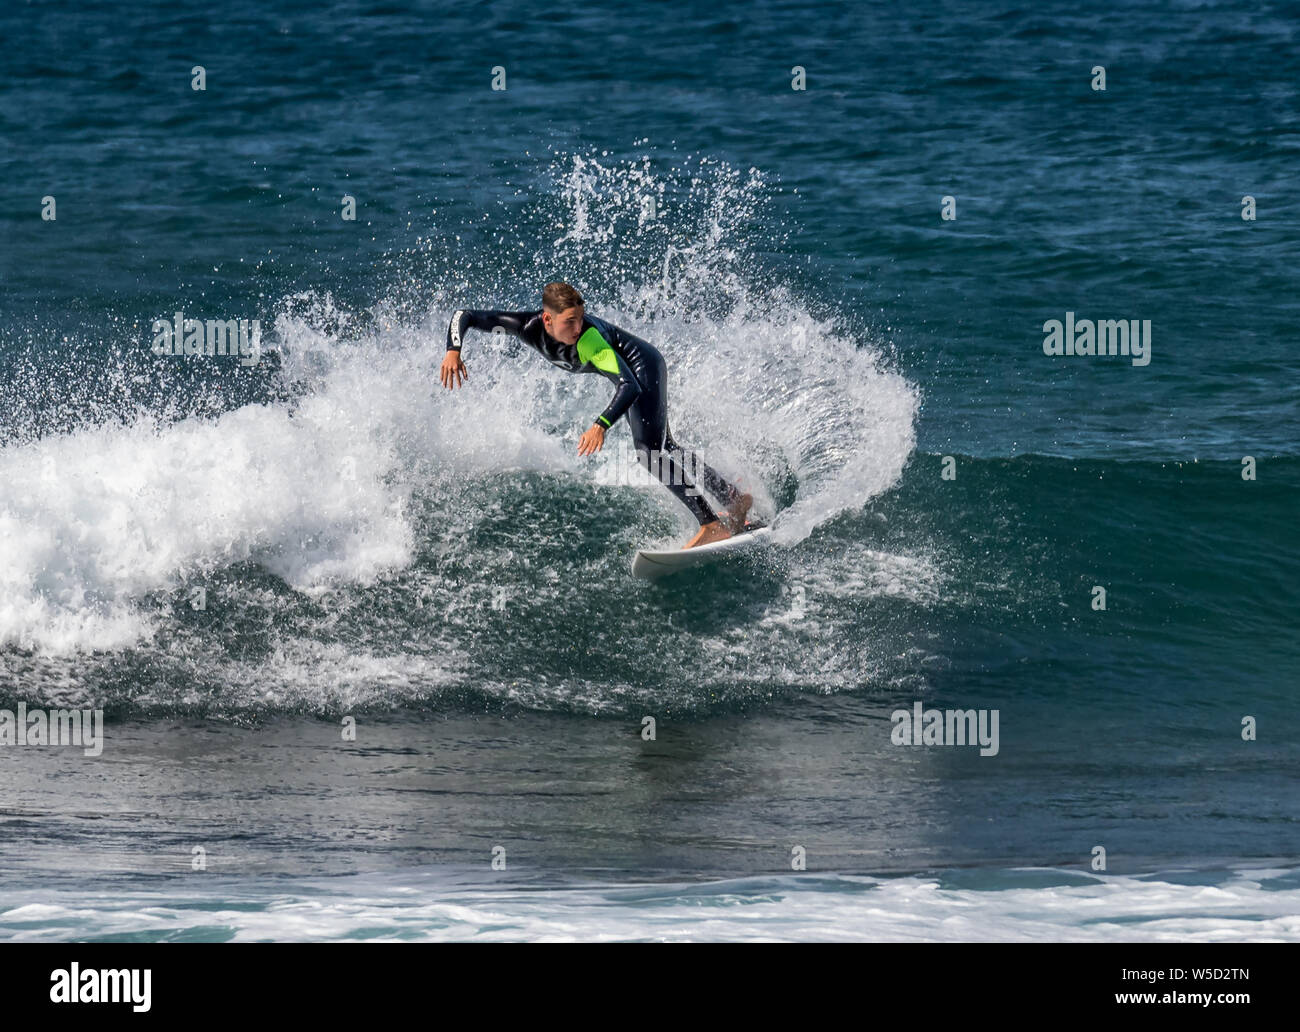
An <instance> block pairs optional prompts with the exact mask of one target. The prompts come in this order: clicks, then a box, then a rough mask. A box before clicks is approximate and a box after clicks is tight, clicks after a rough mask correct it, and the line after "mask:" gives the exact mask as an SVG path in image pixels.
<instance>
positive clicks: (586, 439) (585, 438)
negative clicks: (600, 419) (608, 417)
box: [578, 423, 605, 455]
mask: <svg viewBox="0 0 1300 1032" xmlns="http://www.w3.org/2000/svg"><path fill="white" fill-rule="evenodd" d="M603 447H605V428H604V427H603V426H601V425H600V424H599V423H595V424H593V425H592V428H591V429H590V430H588V431H587V432H586V433H585V434H583V435H582V437H581V438H579V439H578V454H579V455H591V454H593V453H594V452H598V451H600V449H601V448H603Z"/></svg>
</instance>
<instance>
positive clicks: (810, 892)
mask: <svg viewBox="0 0 1300 1032" xmlns="http://www.w3.org/2000/svg"><path fill="white" fill-rule="evenodd" d="M1016 873H1017V872H992V873H991V876H990V883H991V887H989V888H982V889H973V888H945V887H942V885H941V882H940V881H938V880H936V879H935V878H931V877H924V876H908V877H899V878H872V877H866V876H853V875H817V874H807V875H802V876H796V875H787V876H778V877H761V878H742V879H735V880H729V881H721V882H702V883H672V884H664V883H627V884H605V885H583V886H579V887H573V888H555V887H547V886H545V885H538V884H528V885H527V886H523V887H520V886H518V885H512V884H511V883H509V882H508V881H507V882H501V883H497V884H492V883H491V882H492V880H493V879H492V878H487V877H485V878H484V879H483V880H484V881H486V882H489V884H481V883H480V884H477V885H474V884H470V879H469V878H468V877H467V876H465V875H461V876H460V877H457V878H455V879H451V878H449V877H448V876H447V875H446V874H445V873H443V872H437V871H434V872H428V871H417V872H410V873H390V874H372V875H363V876H355V877H353V876H347V877H339V878H334V879H300V880H296V881H294V882H292V883H290V884H289V885H288V886H285V885H284V884H283V883H281V882H277V883H276V884H275V885H274V886H270V885H259V884H258V883H257V882H255V881H253V880H251V879H249V880H244V881H236V880H232V879H229V878H218V877H215V876H209V881H208V884H207V886H206V887H205V888H204V889H203V890H202V891H198V890H182V889H181V887H180V885H179V884H177V885H173V886H165V887H159V888H157V889H153V890H150V891H147V892H144V891H140V890H135V891H131V890H128V889H125V888H124V887H122V886H116V887H114V889H113V891H112V892H111V893H107V892H104V893H99V892H95V891H93V890H91V891H86V890H85V889H79V890H78V898H79V902H78V903H77V904H75V905H69V904H63V903H50V902H49V899H50V898H51V897H53V896H54V894H53V893H52V892H50V890H48V889H42V890H40V891H32V890H27V891H14V890H12V889H10V890H7V891H5V892H4V893H3V894H2V895H0V940H3V941H32V940H39V941H69V940H76V939H85V938H90V937H94V938H97V939H109V940H111V939H113V938H115V937H121V936H127V935H130V936H132V937H133V938H139V937H141V936H157V937H159V938H162V937H164V936H169V937H175V936H176V935H177V934H179V933H185V932H190V931H191V930H193V929H202V930H204V933H205V934H207V935H209V936H211V937H213V938H223V939H229V940H233V941H267V940H346V939H372V940H426V941H464V940H474V941H476V942H477V941H485V942H486V941H530V942H573V941H578V942H613V941H638V940H639V941H669V942H689V941H718V940H721V941H752V942H846V941H862V940H869V941H887V942H1216V943H1221V942H1260V941H1272V942H1279V941H1287V942H1296V941H1300V889H1297V888H1295V887H1292V886H1293V884H1294V872H1282V871H1268V870H1249V869H1243V870H1239V871H1236V872H1223V873H1222V875H1221V878H1220V880H1219V882H1218V884H1213V885H1207V884H1199V883H1198V884H1190V885H1189V884H1181V883H1179V881H1178V880H1177V879H1176V878H1165V879H1162V878H1161V877H1159V876H1150V877H1144V878H1136V877H1127V876H1118V875H1115V876H1099V877H1088V876H1069V875H1063V874H1062V872H1059V871H1045V870H1039V871H1037V872H1034V871H1025V872H1019V873H1020V874H1026V873H1028V874H1033V873H1038V874H1042V875H1048V876H1051V877H1052V878H1053V880H1057V879H1059V880H1060V881H1063V882H1066V883H1067V884H1054V885H1051V886H1044V887H1007V888H998V887H996V884H997V882H998V881H999V880H1001V879H1005V878H1007V877H1008V876H1011V880H1012V881H1014V880H1015V878H1014V875H1015V874H1016ZM1286 873H1290V874H1291V878H1290V882H1289V884H1286V885H1282V886H1278V885H1270V884H1269V882H1270V881H1271V880H1273V879H1276V878H1278V877H1282V876H1284V875H1285V874H1286ZM494 877H495V876H494ZM214 928H219V929H221V931H220V932H213V931H212V930H213V929H214Z"/></svg>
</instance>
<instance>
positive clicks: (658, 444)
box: [447, 310, 741, 525]
mask: <svg viewBox="0 0 1300 1032" xmlns="http://www.w3.org/2000/svg"><path fill="white" fill-rule="evenodd" d="M467 329H475V330H484V331H487V332H497V333H501V332H504V333H509V334H511V335H512V336H515V337H518V338H519V339H520V340H522V341H524V343H526V344H528V345H530V346H531V347H533V348H536V349H537V350H538V351H540V352H541V353H542V356H543V357H544V358H545V359H546V360H547V361H548V362H550V363H551V364H552V365H555V366H559V367H560V368H561V369H563V370H565V371H566V372H570V373H600V374H601V375H602V376H604V377H606V378H607V379H609V380H611V381H613V383H614V385H615V386H614V397H613V398H612V399H610V403H609V404H608V405H607V406H606V407H605V411H604V412H602V413H601V414H600V415H598V416H597V417H596V422H597V423H599V424H600V425H601V426H603V427H606V428H608V427H611V426H613V425H614V423H615V422H617V420H618V419H619V417H620V416H623V415H624V414H626V415H627V423H628V427H629V428H630V429H631V431H632V443H633V445H634V446H635V448H636V452H637V459H638V460H639V461H640V463H641V465H642V466H644V467H645V468H646V469H647V470H648V471H649V472H650V474H651V476H654V477H655V478H656V479H658V480H659V482H660V483H661V484H663V485H664V486H665V487H667V488H668V490H670V491H671V492H672V493H673V494H674V495H675V496H676V497H677V499H678V500H679V501H681V503H682V504H683V505H685V506H686V507H687V508H688V509H690V510H691V513H692V515H694V516H695V518H696V519H697V520H698V521H699V522H700V524H701V525H703V524H705V523H710V522H712V521H713V520H716V519H717V518H718V515H717V513H715V512H714V511H713V509H712V508H710V507H709V503H708V502H706V501H705V500H704V498H703V497H701V496H700V494H699V492H698V491H697V490H696V489H695V484H694V483H693V481H692V480H691V478H690V476H689V475H688V474H687V470H694V471H695V472H696V473H698V475H699V478H700V481H701V482H702V483H703V485H704V486H705V487H706V488H707V489H708V490H709V492H710V493H712V494H714V495H716V496H717V497H718V498H719V499H720V500H721V501H722V503H723V505H724V506H727V507H730V506H731V505H732V504H733V503H734V502H735V501H736V499H737V498H739V497H740V494H741V492H740V491H739V490H738V489H737V488H736V487H734V486H733V485H732V484H729V483H728V482H727V481H726V480H724V479H723V478H722V477H721V476H719V475H718V472H717V471H716V470H715V469H713V468H712V467H711V466H708V465H706V464H705V463H703V462H700V461H699V460H698V459H696V458H694V457H693V456H689V455H688V454H687V453H686V452H685V451H683V449H682V448H681V446H680V445H678V444H677V442H676V441H674V440H673V435H672V433H671V432H670V431H669V429H668V366H667V364H666V363H665V362H664V357H663V355H661V354H659V352H658V351H657V350H656V349H655V348H654V347H652V346H651V345H649V344H647V343H646V342H645V341H643V340H642V339H641V338H640V337H635V336H633V335H632V334H630V333H628V332H627V331H626V330H621V329H619V328H618V327H617V326H614V325H613V324H612V323H607V322H605V321H604V320H603V319H597V318H594V317H593V316H590V315H588V316H584V318H583V320H582V335H581V336H579V337H578V343H577V344H564V343H562V342H560V341H558V340H556V339H555V338H554V337H552V336H551V335H550V334H549V333H547V332H546V327H545V326H544V325H543V323H542V313H541V312H488V311H473V310H464V311H459V312H455V313H454V314H453V315H452V317H451V323H450V325H448V327H447V350H448V351H459V350H460V348H461V344H462V342H463V340H464V335H465V331H466V330H467ZM656 459H657V460H658V463H656ZM657 464H658V465H659V468H655V467H656V465H657Z"/></svg>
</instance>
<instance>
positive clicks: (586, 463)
mask: <svg viewBox="0 0 1300 1032" xmlns="http://www.w3.org/2000/svg"><path fill="white" fill-rule="evenodd" d="M0 30H2V35H3V38H4V39H5V40H6V41H7V42H8V43H9V45H8V46H7V47H5V48H3V52H0V130H2V131H0V226H2V227H3V244H2V245H0V589H2V590H0V828H3V834H0V870H3V871H4V878H3V880H2V881H0V940H21V941H31V940H41V941H50V940H53V941H62V940H74V941H114V942H116V941H153V940H170V941H231V940H302V939H313V940H316V939H320V940H347V939H366V940H370V939H401V940H407V939H452V940H467V939H469V940H493V939H526V940H534V941H536V940H575V939H576V940H583V941H610V940H635V941H663V940H670V941H682V940H729V941H730V940H762V941H774V940H799V941H804V940H829V941H850V940H889V941H902V940H965V941H970V940H981V941H983V940H998V941H1058V940H1059V941H1085V940H1086V941H1138V940H1150V941H1161V942H1175V941H1180V942H1181V941H1197V942H1200V941H1206V942H1227V941H1233V942H1236V941H1277V940H1291V941H1295V940H1300V640H1298V639H1300V595H1298V593H1297V590H1296V584H1297V582H1298V581H1300V547H1298V545H1300V533H1298V532H1297V523H1298V521H1297V515H1298V514H1300V504H1298V501H1300V450H1298V448H1297V441H1300V404H1298V403H1297V386H1298V385H1300V359H1298V358H1297V346H1298V345H1300V334H1298V333H1297V330H1296V326H1297V319H1298V318H1300V291H1297V289H1296V288H1297V279H1296V268H1297V257H1298V256H1300V198H1297V195H1296V191H1295V185H1296V181H1297V180H1296V170H1297V168H1298V167H1300V165H1298V162H1300V48H1298V44H1300V19H1297V17H1296V13H1295V10H1294V8H1293V7H1290V6H1288V5H1284V4H1270V3H1265V4H1249V5H1248V4H1239V3H1237V4H1230V3H1218V2H1191V3H1166V4H1161V5H1148V4H1138V3H1128V2H1120V3H1116V4H1109V5H1105V7H1104V8H1100V7H1098V8H1091V9H1084V8H1080V7H1079V5H1077V4H1066V3H1062V2H1058V0H1050V2H1046V3H1037V4H1033V5H1028V6H1017V5H1005V4H1003V5H999V4H991V3H977V2H969V0H962V2H957V0H941V2H939V3H938V4H936V5H934V6H933V7H932V8H930V9H927V10H925V11H920V10H913V9H910V8H907V7H898V6H895V5H884V4H879V5H876V4H870V5H864V4H853V3H829V4H816V5H810V4H805V3H801V2H793V0H791V2H766V0H762V2H754V3H746V4H743V5H735V6H727V5H717V4H702V3H696V2H694V0H687V2H683V3H679V4H673V5H671V6H668V7H660V6H656V5H640V4H627V3H611V4H604V5H599V6H598V7H592V8H582V9H575V10H555V9H546V10H540V9H538V8H537V7H536V6H535V5H525V4H523V3H520V2H518V0H505V2H501V3H493V4H491V5H466V4H460V5H452V4H443V3H420V4H401V3H390V2H364V3H362V2H349V3H342V4H335V5H330V6H328V7H326V8H322V7H320V6H319V5H314V4H306V3H300V2H286V0H277V2H275V3H272V4H262V3H253V2H250V0H228V2H225V3H222V4H220V5H210V4H199V3H194V2H192V0H181V2H178V3H174V4H170V5H167V6H165V7H164V6H161V5H159V6H150V5H140V6H135V7H125V8H120V7H116V6H109V7H104V8H86V7H83V6H82V5H79V4H73V3H66V2H62V0H53V2H42V3H39V4H37V3H26V4H23V3H14V4H10V5H7V6H6V7H5V8H4V9H3V10H2V11H0ZM1103 85H1104V88H1102V86H1103ZM196 86H201V87H202V88H195V87H196ZM349 215H351V216H353V217H348V216H349ZM556 279H561V280H565V281H568V282H570V283H573V284H574V285H575V286H577V287H578V288H579V289H580V290H581V291H582V293H583V295H584V297H585V298H586V299H587V309H588V311H589V312H591V313H592V314H595V315H598V316H600V317H602V318H604V319H606V320H608V321H610V322H612V323H614V324H616V325H618V326H621V327H624V328H626V329H628V330H630V331H632V332H633V333H636V334H637V335H639V336H641V337H643V338H645V339H646V340H648V341H650V342H651V343H652V344H654V345H655V346H656V347H657V348H659V349H660V350H661V351H662V352H663V354H664V356H665V358H666V359H667V362H668V368H669V412H670V421H671V426H672V429H673V433H674V436H675V437H676V438H677V440H678V441H679V442H680V443H682V444H684V445H686V446H688V447H690V448H692V449H695V450H696V451H698V453H699V454H700V455H701V456H702V457H703V458H704V459H705V460H706V461H708V462H709V463H710V464H711V465H714V466H716V467H717V468H718V469H719V470H721V471H722V472H723V473H724V474H725V475H726V476H728V477H729V478H732V479H734V480H736V481H737V482H738V483H740V484H742V485H744V487H745V488H746V489H747V490H749V491H750V492H752V494H753V495H754V499H755V503H754V512H755V514H756V515H758V516H759V517H760V518H762V519H763V520H765V521H768V522H770V523H771V525H772V526H773V528H774V532H773V543H772V545H771V546H770V547H768V548H764V549H759V550H755V551H753V552H751V553H749V554H747V555H746V556H745V557H744V558H743V559H740V560H738V561H736V562H733V563H724V564H713V565H708V566H704V567H701V568H698V569H695V570H692V571H690V572H687V573H683V574H680V575H677V576H673V577H669V578H665V579H663V580H659V581H653V582H648V581H641V580H637V579H634V578H632V576H631V575H630V563H631V559H632V556H633V555H634V553H635V552H636V550H637V549H638V548H642V547H672V546H673V545H674V544H676V543H680V542H683V541H685V540H686V539H687V537H688V536H689V535H690V534H691V532H692V530H693V527H694V522H693V520H692V519H691V517H690V515H689V513H688V512H687V511H686V509H685V508H684V507H682V506H681V505H680V504H679V503H678V502H676V501H675V500H674V499H673V497H672V496H671V495H670V494H669V492H667V491H666V490H664V489H663V487H662V486H660V485H659V484H657V483H655V482H653V481H652V480H650V479H649V477H647V476H643V475H641V474H639V473H638V472H636V471H635V470H634V469H633V468H632V464H631V461H630V457H629V448H630V445H629V438H628V432H627V428H626V427H625V426H624V425H621V424H620V425H616V427H615V428H614V429H613V430H612V431H611V432H610V434H609V435H608V437H607V440H606V446H605V449H604V451H603V452H602V453H601V454H599V455H598V456H594V457H584V458H580V457H578V455H577V453H576V446H577V440H578V437H579V436H580V435H581V434H582V432H583V431H584V430H585V429H586V428H587V427H588V426H590V424H591V422H592V419H593V417H594V416H595V415H596V414H597V413H598V412H600V411H601V409H602V408H603V407H604V406H605V404H606V403H607V402H608V400H609V395H610V393H611V392H610V389H609V384H608V382H607V381H605V380H604V379H602V378H599V377H591V376H568V375H565V374H564V373H562V372H560V371H558V370H556V369H554V368H552V367H551V366H549V365H548V364H547V363H546V362H545V361H543V360H542V358H541V357H540V356H538V355H536V354H535V353H533V352H532V351H531V350H530V349H528V348H526V347H524V346H521V345H519V344H518V342H515V341H513V340H511V339H510V338H508V337H499V336H494V335H490V334H477V333H471V334H469V336H468V337H467V339H466V341H465V348H464V359H465V362H466V365H467V367H468V370H469V373H470V379H469V381H468V383H467V384H466V385H465V387H464V388H462V389H460V390H457V391H454V392H448V391H446V390H444V389H442V388H441V387H440V386H439V383H438V368H439V365H440V363H441V360H442V357H443V354H444V341H445V334H446V327H447V323H448V319H449V317H450V315H451V313H452V312H453V311H454V310H456V309H461V308H483V309H509V310H535V309H537V308H539V307H540V304H541V302H540V292H541V287H542V286H543V284H545V283H546V282H548V281H551V280H556ZM178 313H179V315H178ZM177 318H179V319H181V320H186V319H193V320H200V321H203V322H204V325H205V327H208V326H209V325H210V324H217V323H219V324H221V325H222V326H225V325H227V324H229V325H230V326H231V327H234V326H235V325H237V324H239V323H240V322H241V321H242V322H243V326H244V329H245V330H246V333H245V336H244V337H242V338H239V339H241V340H242V341H243V342H244V345H245V346H244V348H243V350H242V351H241V350H239V349H237V348H235V347H234V345H233V341H234V340H235V339H236V338H235V337H234V336H232V337H231V338H230V341H231V342H232V344H231V347H230V349H229V353H227V354H221V353H215V354H208V353H203V350H202V349H197V350H199V351H200V353H197V354H194V353H190V354H185V353H180V354H160V353H158V352H159V350H160V348H159V347H158V346H157V339H158V332H159V325H160V322H161V321H164V320H165V321H168V323H170V322H175V321H176V320H177ZM1054 326H1055V327H1056V329H1055V330H1054V329H1053V327H1054ZM231 332H232V333H233V329H232V331H231ZM1054 339H1055V343H1054ZM1067 340H1068V345H1069V346H1068V347H1067V346H1066V345H1065V343H1064V342H1065V341H1067ZM1121 341H1122V342H1123V347H1122V348H1120V347H1119V343H1120V342H1121ZM1139 342H1141V344H1140V346H1139ZM1057 345H1059V346H1057ZM1107 345H1110V347H1109V351H1113V352H1114V353H1107V352H1108V346H1107ZM178 350H181V351H183V348H182V349H178ZM219 350H224V349H219ZM1098 351H1100V352H1102V353H1097V352H1098ZM20 707H21V710H22V712H23V713H24V714H26V716H25V717H24V718H23V720H22V721H20V720H19V719H18V714H19V711H20ZM58 710H68V711H72V710H76V711H79V712H81V711H84V712H85V713H86V714H87V721H88V723H87V728H89V727H91V726H92V725H91V723H90V722H89V721H90V717H89V714H90V713H92V712H95V711H99V712H100V713H101V715H102V727H101V734H100V736H99V738H98V739H97V742H96V744H95V745H94V746H93V747H91V746H89V745H88V744H87V743H86V742H84V741H83V742H82V743H81V744H79V745H68V744H55V743H54V742H52V741H50V738H51V737H52V732H48V731H47V734H46V736H45V740H44V741H42V740H41V735H39V734H35V735H33V734H32V733H31V732H32V728H33V727H35V726H37V725H35V724H29V723H28V720H29V719H30V718H31V715H32V714H33V713H38V712H39V713H44V714H47V715H48V714H50V713H52V712H53V711H58ZM5 713H9V714H10V716H9V718H8V719H6V717H5V715H4V714H5ZM927 714H933V715H934V716H933V717H931V716H928V715H927ZM952 714H956V715H957V716H956V717H953V716H951V715H952ZM966 714H970V722H969V724H965V723H964V721H965V719H966V717H965V715H966ZM51 719H52V720H53V722H54V724H55V725H57V721H58V718H57V715H56V716H54V717H53V718H51ZM913 725H916V726H913ZM963 730H965V731H967V732H968V733H966V734H965V735H963V734H962V732H963Z"/></svg>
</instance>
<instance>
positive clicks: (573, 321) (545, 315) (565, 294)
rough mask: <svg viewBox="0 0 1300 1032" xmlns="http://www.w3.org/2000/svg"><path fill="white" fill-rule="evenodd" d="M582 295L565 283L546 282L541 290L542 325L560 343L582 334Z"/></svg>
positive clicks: (576, 341)
mask: <svg viewBox="0 0 1300 1032" xmlns="http://www.w3.org/2000/svg"><path fill="white" fill-rule="evenodd" d="M582 314H583V304H582V295H581V294H579V293H578V292H577V291H576V290H574V289H573V288H572V287H571V286H569V285H568V284H567V283H560V282H558V281H557V282H555V283H548V284H546V287H545V288H544V289H543V290H542V325H543V326H545V327H546V332H547V333H549V334H550V335H551V336H552V337H554V338H555V339H556V340H558V341H559V342H560V343H561V344H576V343H578V338H579V337H581V336H582Z"/></svg>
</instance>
